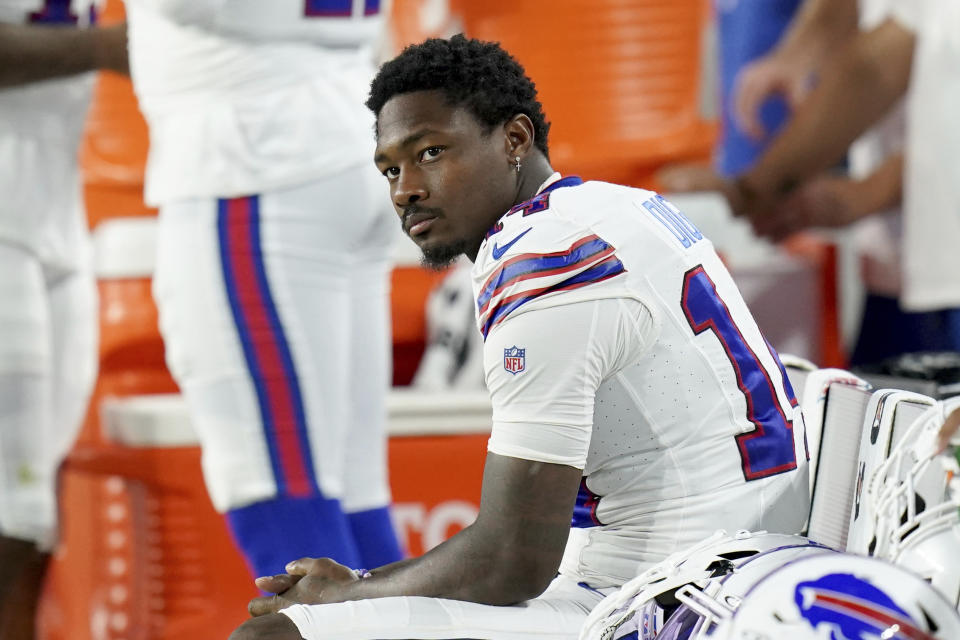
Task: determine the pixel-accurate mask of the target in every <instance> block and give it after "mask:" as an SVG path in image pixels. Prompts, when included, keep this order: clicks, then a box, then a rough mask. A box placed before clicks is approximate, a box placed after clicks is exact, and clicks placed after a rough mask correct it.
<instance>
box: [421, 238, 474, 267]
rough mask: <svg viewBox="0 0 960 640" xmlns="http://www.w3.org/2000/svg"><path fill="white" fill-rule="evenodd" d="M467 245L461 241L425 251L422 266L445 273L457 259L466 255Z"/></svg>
mask: <svg viewBox="0 0 960 640" xmlns="http://www.w3.org/2000/svg"><path fill="white" fill-rule="evenodd" d="M466 244H467V243H466V242H464V241H463V240H461V241H459V242H455V243H454V244H448V245H446V246H441V247H431V248H429V249H424V250H423V257H422V258H421V259H420V264H422V265H423V266H424V267H426V268H427V269H432V270H434V271H443V270H444V269H446V268H447V267H449V266H450V265H452V264H453V263H454V261H455V260H456V259H457V258H459V257H460V256H461V255H463V254H464V253H466Z"/></svg>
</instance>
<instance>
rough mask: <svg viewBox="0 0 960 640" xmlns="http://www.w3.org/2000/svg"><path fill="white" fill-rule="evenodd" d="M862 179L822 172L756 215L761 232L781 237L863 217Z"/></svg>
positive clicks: (756, 228)
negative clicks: (860, 190) (839, 176)
mask: <svg viewBox="0 0 960 640" xmlns="http://www.w3.org/2000/svg"><path fill="white" fill-rule="evenodd" d="M860 188H861V183H858V182H856V181H854V180H850V179H848V178H837V177H832V176H826V175H825V176H820V177H817V178H814V179H812V180H810V181H808V182H806V183H804V184H801V185H800V186H798V187H797V188H796V189H794V190H793V191H791V192H790V194H789V195H787V196H785V197H784V198H783V200H782V201H780V202H778V203H776V204H775V205H774V206H772V207H769V208H766V209H765V210H763V211H762V212H758V213H757V214H755V215H752V216H751V218H750V222H751V223H752V224H753V229H754V231H755V232H756V233H757V235H759V236H765V237H768V238H770V239H771V240H773V241H779V240H782V239H784V238H786V237H787V236H790V235H792V234H794V233H796V232H798V231H803V230H804V229H810V228H812V227H842V226H846V225H848V224H850V223H851V222H854V221H855V220H857V219H859V218H861V217H863V215H864V214H865V213H869V212H864V211H863V210H862V207H861V206H860V205H859V203H860V201H861V200H862V198H861V197H860V196H861V194H860V193H859V189H860Z"/></svg>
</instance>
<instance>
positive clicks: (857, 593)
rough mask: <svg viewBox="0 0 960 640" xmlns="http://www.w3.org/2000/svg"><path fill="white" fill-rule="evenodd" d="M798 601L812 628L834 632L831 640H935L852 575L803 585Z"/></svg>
mask: <svg viewBox="0 0 960 640" xmlns="http://www.w3.org/2000/svg"><path fill="white" fill-rule="evenodd" d="M794 601H795V602H796V604H797V607H798V608H799V609H800V614H801V615H802V616H803V618H804V619H805V620H806V621H807V622H808V623H809V624H810V626H811V627H813V628H814V629H816V628H817V627H819V626H820V625H824V626H825V627H826V628H828V629H829V630H830V640H869V639H871V638H890V639H891V640H893V639H895V638H896V639H904V640H906V639H909V640H933V636H932V635H930V634H929V633H927V632H926V631H923V630H922V629H921V628H920V627H919V626H918V625H917V623H916V622H915V621H914V620H913V619H912V618H911V617H910V614H908V613H907V612H906V611H904V610H903V609H902V608H901V607H900V606H898V605H897V603H895V602H894V601H893V599H892V598H890V596H888V595H887V594H886V593H884V592H883V591H882V590H881V589H879V588H877V587H875V586H874V585H872V584H870V583H869V582H867V581H866V580H863V579H861V578H858V577H856V576H854V575H852V574H849V573H832V574H829V575H825V576H823V577H822V578H819V579H817V580H813V581H810V582H801V583H800V584H798V585H797V587H796V591H795V593H794ZM891 633H892V634H893V635H890V634H891Z"/></svg>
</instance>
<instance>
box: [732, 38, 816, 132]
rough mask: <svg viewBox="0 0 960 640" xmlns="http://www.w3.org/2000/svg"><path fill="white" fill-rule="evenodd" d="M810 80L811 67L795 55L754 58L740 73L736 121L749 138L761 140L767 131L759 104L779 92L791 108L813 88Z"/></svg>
mask: <svg viewBox="0 0 960 640" xmlns="http://www.w3.org/2000/svg"><path fill="white" fill-rule="evenodd" d="M810 80H811V73H810V69H809V68H808V66H807V65H806V64H804V63H802V62H801V61H800V60H798V59H797V57H796V56H790V55H786V54H780V53H772V54H770V55H768V56H766V57H763V58H760V59H758V60H756V61H754V62H753V63H752V64H750V65H748V66H747V67H745V68H744V69H743V70H742V71H741V72H740V73H739V75H738V76H737V79H736V82H735V86H734V90H733V104H732V108H733V118H734V121H735V122H736V123H737V126H738V127H740V129H741V130H742V131H743V132H744V133H746V134H747V135H748V136H749V137H750V138H753V139H754V140H762V139H763V138H764V137H766V135H767V133H768V132H767V131H766V130H765V129H764V126H763V123H762V122H761V121H760V106H761V105H762V104H763V103H764V102H765V101H766V100H767V99H769V98H770V97H771V96H773V95H774V94H780V95H782V96H783V97H784V98H785V99H786V101H787V105H788V106H789V107H790V110H791V111H793V110H795V109H796V108H797V105H799V104H800V103H801V102H802V101H803V99H804V98H805V97H806V96H807V94H808V93H809V92H810V86H811V82H810Z"/></svg>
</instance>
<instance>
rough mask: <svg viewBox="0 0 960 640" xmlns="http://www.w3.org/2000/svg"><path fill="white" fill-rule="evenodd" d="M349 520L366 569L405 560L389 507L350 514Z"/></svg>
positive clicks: (348, 515)
mask: <svg viewBox="0 0 960 640" xmlns="http://www.w3.org/2000/svg"><path fill="white" fill-rule="evenodd" d="M347 519H348V520H349V522H350V529H351V530H352V531H353V539H354V541H355V542H356V543H357V548H358V549H359V550H360V561H361V563H362V564H363V566H364V568H367V569H373V568H374V567H382V566H383V565H385V564H390V563H391V562H396V561H397V560H402V559H403V552H402V551H401V550H400V543H399V542H397V534H396V532H395V531H394V530H393V523H392V522H391V521H390V510H389V509H388V508H387V507H380V508H378V509H369V510H367V511H357V512H355V513H348V514H347Z"/></svg>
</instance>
